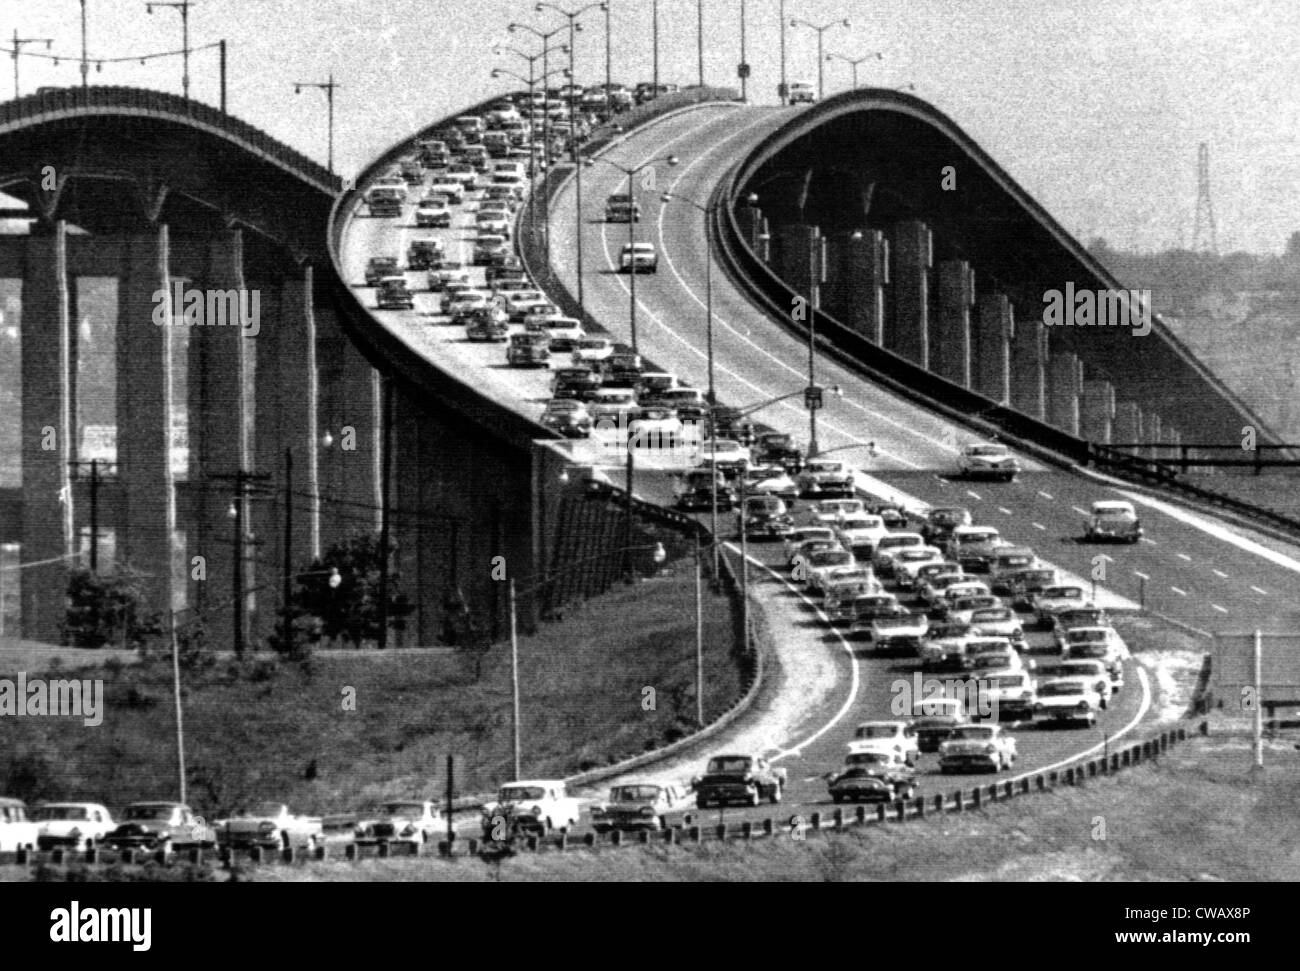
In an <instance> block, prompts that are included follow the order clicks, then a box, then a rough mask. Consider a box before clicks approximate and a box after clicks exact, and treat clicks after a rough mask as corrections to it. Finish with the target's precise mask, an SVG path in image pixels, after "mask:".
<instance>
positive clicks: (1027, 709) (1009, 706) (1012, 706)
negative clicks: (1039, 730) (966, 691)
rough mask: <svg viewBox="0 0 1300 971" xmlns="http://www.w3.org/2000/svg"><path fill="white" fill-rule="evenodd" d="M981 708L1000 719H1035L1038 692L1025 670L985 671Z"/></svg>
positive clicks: (980, 690)
mask: <svg viewBox="0 0 1300 971" xmlns="http://www.w3.org/2000/svg"><path fill="white" fill-rule="evenodd" d="M979 692H980V695H979V699H978V706H979V710H980V711H991V712H993V713H994V714H996V716H997V717H998V718H1009V719H1013V720H1020V719H1032V718H1033V717H1034V703H1035V702H1036V701H1037V700H1038V693H1037V691H1036V690H1035V688H1034V682H1033V679H1032V678H1030V676H1029V672H1027V671H1023V670H1018V671H1017V670H1009V669H1005V670H1000V671H985V672H983V674H981V676H980V680H979Z"/></svg>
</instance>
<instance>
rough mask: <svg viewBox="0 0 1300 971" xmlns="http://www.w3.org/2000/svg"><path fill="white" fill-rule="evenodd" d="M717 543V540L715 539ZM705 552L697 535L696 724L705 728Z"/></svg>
mask: <svg viewBox="0 0 1300 971" xmlns="http://www.w3.org/2000/svg"><path fill="white" fill-rule="evenodd" d="M715 542H716V538H715ZM703 558H704V551H703V550H702V549H701V548H700V536H699V534H698V533H696V534H695V724H697V725H699V726H700V727H701V728H702V727H704V565H703V562H702V560H703Z"/></svg>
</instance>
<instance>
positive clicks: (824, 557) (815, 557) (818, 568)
mask: <svg viewBox="0 0 1300 971" xmlns="http://www.w3.org/2000/svg"><path fill="white" fill-rule="evenodd" d="M845 566H847V567H854V566H857V563H856V561H855V560H854V559H853V554H852V553H850V552H849V551H848V550H846V549H843V548H840V549H832V550H820V551H818V552H816V553H810V554H809V555H808V557H807V559H805V560H804V561H803V563H802V564H800V565H799V568H798V569H796V570H795V578H796V579H802V580H803V581H804V583H805V584H806V585H807V587H808V589H809V590H810V591H813V592H820V591H821V590H822V589H823V587H825V585H826V582H827V580H828V579H829V578H830V574H831V571H833V570H835V569H837V568H839V567H845Z"/></svg>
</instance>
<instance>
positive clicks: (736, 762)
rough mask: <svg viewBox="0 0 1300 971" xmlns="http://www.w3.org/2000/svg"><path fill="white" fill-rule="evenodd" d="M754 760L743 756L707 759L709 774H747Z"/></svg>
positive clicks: (721, 756) (723, 756) (720, 756)
mask: <svg viewBox="0 0 1300 971" xmlns="http://www.w3.org/2000/svg"><path fill="white" fill-rule="evenodd" d="M753 764H754V760H753V759H751V758H749V757H748V756H743V755H719V756H717V757H716V758H712V759H709V767H708V770H707V771H709V772H710V773H728V772H747V771H749V767H750V766H751V765H753Z"/></svg>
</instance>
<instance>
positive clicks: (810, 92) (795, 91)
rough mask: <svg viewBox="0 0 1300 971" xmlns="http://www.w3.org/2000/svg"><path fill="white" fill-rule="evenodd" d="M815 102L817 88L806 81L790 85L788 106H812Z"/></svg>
mask: <svg viewBox="0 0 1300 971" xmlns="http://www.w3.org/2000/svg"><path fill="white" fill-rule="evenodd" d="M816 100H817V88H816V87H815V86H814V85H812V84H809V83H808V82H807V81H794V82H792V83H791V85H790V104H792V105H797V104H809V105H810V104H812V103H813V102H814V101H816Z"/></svg>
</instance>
